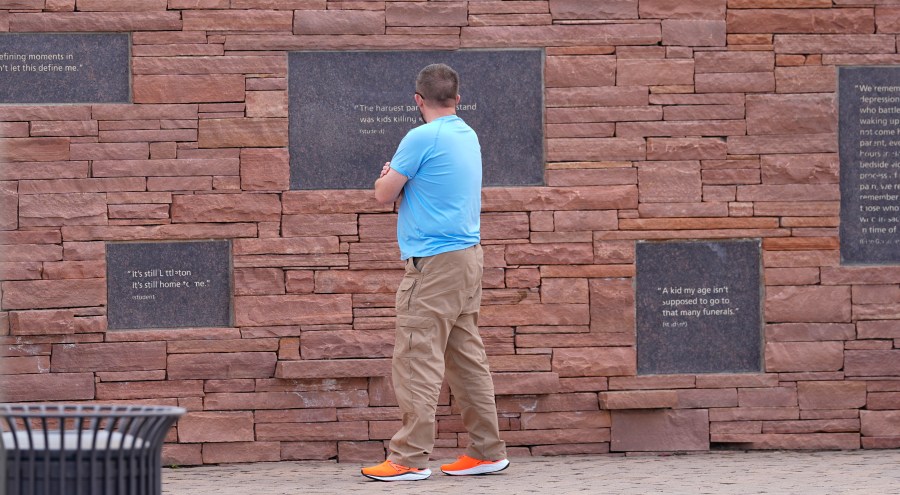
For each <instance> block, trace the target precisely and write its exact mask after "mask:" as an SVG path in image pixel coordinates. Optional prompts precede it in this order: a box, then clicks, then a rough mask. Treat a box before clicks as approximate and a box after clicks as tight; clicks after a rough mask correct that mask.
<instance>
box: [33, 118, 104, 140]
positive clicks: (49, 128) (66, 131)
mask: <svg viewBox="0 0 900 495" xmlns="http://www.w3.org/2000/svg"><path fill="white" fill-rule="evenodd" d="M96 135H97V121H96V120H79V121H37V122H34V123H32V124H31V136H96Z"/></svg>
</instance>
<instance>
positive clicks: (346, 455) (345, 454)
mask: <svg viewBox="0 0 900 495" xmlns="http://www.w3.org/2000/svg"><path fill="white" fill-rule="evenodd" d="M384 455H385V454H384V442H380V441H379V442H338V462H371V461H372V459H382V458H384Z"/></svg>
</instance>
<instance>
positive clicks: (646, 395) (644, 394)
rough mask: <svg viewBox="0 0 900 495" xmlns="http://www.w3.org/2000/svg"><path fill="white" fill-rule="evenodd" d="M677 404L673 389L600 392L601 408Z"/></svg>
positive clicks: (631, 407) (670, 406)
mask: <svg viewBox="0 0 900 495" xmlns="http://www.w3.org/2000/svg"><path fill="white" fill-rule="evenodd" d="M677 404H678V395H677V393H676V392H675V391H674V390H640V391H629V392H600V408H601V409H610V410H612V409H616V410H618V409H671V408H673V407H675V406H676V405H677Z"/></svg>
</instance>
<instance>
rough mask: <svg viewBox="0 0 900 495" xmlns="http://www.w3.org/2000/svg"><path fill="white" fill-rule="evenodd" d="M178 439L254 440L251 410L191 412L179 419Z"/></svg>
mask: <svg viewBox="0 0 900 495" xmlns="http://www.w3.org/2000/svg"><path fill="white" fill-rule="evenodd" d="M178 441H179V442H184V443H201V442H252V441H253V413H251V412H190V413H188V414H186V415H184V416H183V417H182V418H181V419H179V420H178Z"/></svg>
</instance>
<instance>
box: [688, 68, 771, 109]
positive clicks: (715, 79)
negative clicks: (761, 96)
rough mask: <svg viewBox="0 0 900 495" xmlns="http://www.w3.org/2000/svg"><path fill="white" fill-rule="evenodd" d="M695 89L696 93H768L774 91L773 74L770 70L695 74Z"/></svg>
mask: <svg viewBox="0 0 900 495" xmlns="http://www.w3.org/2000/svg"><path fill="white" fill-rule="evenodd" d="M695 89H696V91H697V93H768V92H773V91H775V75H774V74H773V73H772V72H736V73H714V74H697V76H696V80H695ZM722 118H734V117H733V116H732V115H728V116H725V117H722Z"/></svg>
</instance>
